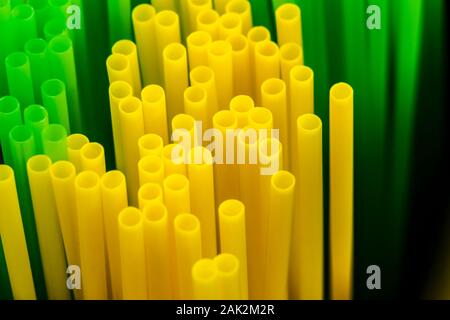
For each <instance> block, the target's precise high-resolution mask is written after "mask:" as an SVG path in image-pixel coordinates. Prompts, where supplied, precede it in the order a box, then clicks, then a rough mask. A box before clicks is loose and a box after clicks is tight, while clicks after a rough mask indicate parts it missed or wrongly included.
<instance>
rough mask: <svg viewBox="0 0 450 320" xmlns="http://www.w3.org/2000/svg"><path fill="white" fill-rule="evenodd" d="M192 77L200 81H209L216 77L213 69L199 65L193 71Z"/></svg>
mask: <svg viewBox="0 0 450 320" xmlns="http://www.w3.org/2000/svg"><path fill="white" fill-rule="evenodd" d="M191 78H192V80H193V81H195V82H198V83H207V82H209V81H211V80H212V79H213V78H214V74H213V71H212V70H211V69H210V68H208V67H205V66H199V67H196V68H194V70H192V71H191Z"/></svg>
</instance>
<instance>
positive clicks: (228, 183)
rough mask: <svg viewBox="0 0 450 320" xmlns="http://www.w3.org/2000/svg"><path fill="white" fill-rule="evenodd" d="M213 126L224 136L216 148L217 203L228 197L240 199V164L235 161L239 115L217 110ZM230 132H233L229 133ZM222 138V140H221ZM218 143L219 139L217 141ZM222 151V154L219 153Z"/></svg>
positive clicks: (215, 177) (215, 178) (215, 179)
mask: <svg viewBox="0 0 450 320" xmlns="http://www.w3.org/2000/svg"><path fill="white" fill-rule="evenodd" d="M213 127H214V129H216V130H219V131H220V133H221V136H222V138H221V139H219V138H217V139H218V141H219V143H218V145H216V148H215V160H216V161H215V163H214V181H215V182H214V184H215V197H216V202H217V203H222V202H223V201H225V200H227V199H239V195H240V190H239V166H238V165H237V164H236V161H235V156H234V155H235V153H236V151H235V145H236V137H235V135H234V132H235V130H236V129H237V117H236V116H235V114H234V113H233V112H232V111H230V110H222V111H219V112H217V113H216V114H215V115H214V117H213ZM227 131H228V133H230V132H231V133H232V134H231V135H230V134H227ZM220 140H222V141H220ZM215 143H217V141H215ZM218 152H220V154H218Z"/></svg>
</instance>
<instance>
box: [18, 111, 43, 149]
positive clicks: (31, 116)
mask: <svg viewBox="0 0 450 320" xmlns="http://www.w3.org/2000/svg"><path fill="white" fill-rule="evenodd" d="M23 117H24V122H25V125H28V126H29V127H30V128H31V130H32V131H33V136H34V142H35V147H36V153H43V152H44V146H43V144H42V131H43V130H44V129H45V128H46V127H47V126H48V113H47V110H45V108H44V107H42V106H40V105H37V104H32V105H29V106H28V107H26V108H25V110H24V113H23Z"/></svg>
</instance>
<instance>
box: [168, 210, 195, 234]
mask: <svg viewBox="0 0 450 320" xmlns="http://www.w3.org/2000/svg"><path fill="white" fill-rule="evenodd" d="M174 223H175V227H176V228H177V229H178V230H180V231H184V232H194V231H197V230H198V229H199V228H200V223H199V221H198V219H197V217H196V216H194V215H193V214H190V213H183V214H180V215H178V216H177V217H176V218H175V221H174Z"/></svg>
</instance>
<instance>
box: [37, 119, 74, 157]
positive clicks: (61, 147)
mask: <svg viewBox="0 0 450 320" xmlns="http://www.w3.org/2000/svg"><path fill="white" fill-rule="evenodd" d="M42 144H43V146H44V153H45V154H46V155H48V156H49V157H50V159H52V161H53V162H56V161H60V160H68V155H67V132H66V129H64V127H63V126H62V125H60V124H50V125H48V126H47V127H45V128H44V130H42Z"/></svg>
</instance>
